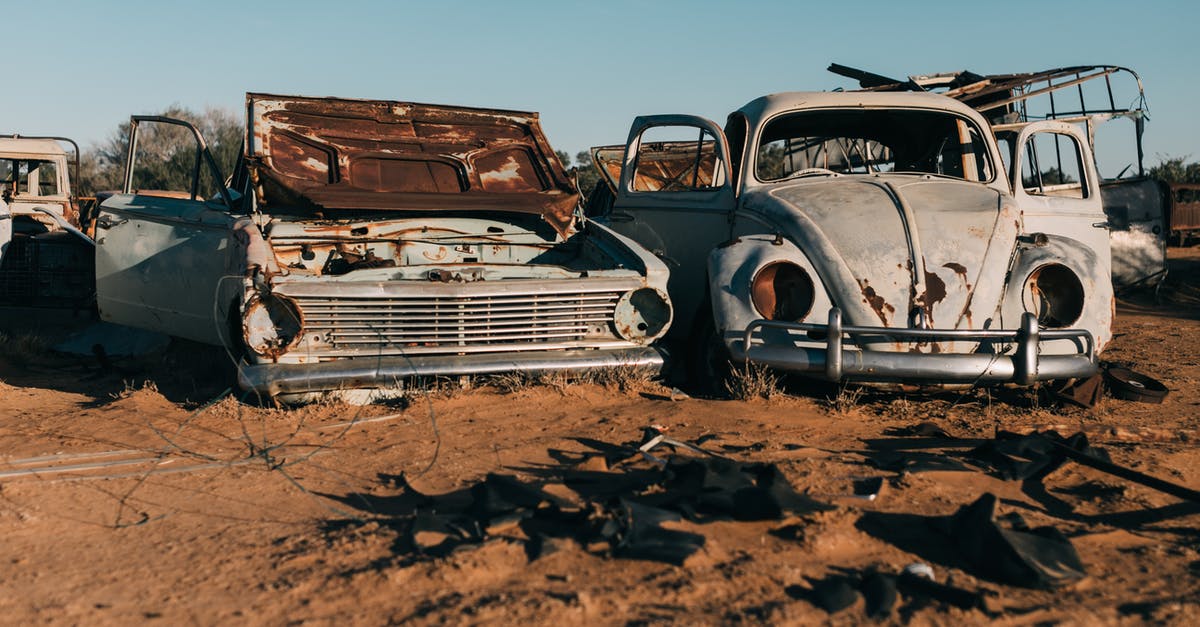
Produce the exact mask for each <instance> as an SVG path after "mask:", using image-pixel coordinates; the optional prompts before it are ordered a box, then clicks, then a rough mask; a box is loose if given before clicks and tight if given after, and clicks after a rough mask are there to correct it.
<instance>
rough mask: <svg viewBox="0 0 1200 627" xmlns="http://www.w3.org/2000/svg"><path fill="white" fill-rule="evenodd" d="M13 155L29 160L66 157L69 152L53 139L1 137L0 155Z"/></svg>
mask: <svg viewBox="0 0 1200 627" xmlns="http://www.w3.org/2000/svg"><path fill="white" fill-rule="evenodd" d="M4 153H11V154H13V155H15V156H18V157H24V158H29V159H34V158H38V157H39V156H48V155H53V156H60V155H66V154H67V151H66V150H65V149H63V147H62V146H61V145H59V143H58V142H57V141H55V140H53V139H32V138H28V137H12V136H9V137H0V154H4Z"/></svg>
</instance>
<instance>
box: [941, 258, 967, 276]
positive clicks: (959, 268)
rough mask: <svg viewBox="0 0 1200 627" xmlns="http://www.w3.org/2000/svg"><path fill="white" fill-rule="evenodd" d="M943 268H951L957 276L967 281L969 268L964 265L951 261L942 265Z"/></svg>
mask: <svg viewBox="0 0 1200 627" xmlns="http://www.w3.org/2000/svg"><path fill="white" fill-rule="evenodd" d="M942 267H943V268H950V269H951V270H953V271H954V274H957V275H958V276H959V278H961V279H962V280H963V281H966V280H967V267H966V266H964V265H962V264H961V263H954V262H953V261H951V262H949V263H944V264H942Z"/></svg>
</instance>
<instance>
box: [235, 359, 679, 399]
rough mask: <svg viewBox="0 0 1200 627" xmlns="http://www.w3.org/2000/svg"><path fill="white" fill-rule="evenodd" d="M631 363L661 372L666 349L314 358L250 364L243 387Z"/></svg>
mask: <svg viewBox="0 0 1200 627" xmlns="http://www.w3.org/2000/svg"><path fill="white" fill-rule="evenodd" d="M617 367H631V368H638V369H646V370H652V371H654V372H660V371H661V370H662V367H663V355H662V353H660V352H659V351H658V350H657V349H655V348H651V347H636V348H622V349H607V350H586V349H574V350H557V351H529V352H516V353H512V352H510V353H490V354H473V355H414V356H412V357H405V356H392V357H378V358H356V359H339V360H334V361H326V362H321V363H316V364H247V363H242V364H241V365H240V367H239V368H238V383H239V385H241V387H242V389H244V390H246V391H248V392H255V393H258V394H261V395H264V396H276V395H279V394H301V393H307V392H328V391H333V390H348V389H358V388H379V387H387V386H392V385H396V384H397V383H398V382H399V381H401V380H403V379H405V378H407V377H432V376H451V375H483V374H498V373H502V372H539V371H550V370H591V369H595V368H617Z"/></svg>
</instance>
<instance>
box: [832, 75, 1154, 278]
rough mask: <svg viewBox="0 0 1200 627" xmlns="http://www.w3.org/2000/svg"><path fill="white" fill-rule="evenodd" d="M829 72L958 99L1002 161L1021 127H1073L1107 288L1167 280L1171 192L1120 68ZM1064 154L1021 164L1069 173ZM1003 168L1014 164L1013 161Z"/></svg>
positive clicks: (1142, 108) (1144, 115)
mask: <svg viewBox="0 0 1200 627" xmlns="http://www.w3.org/2000/svg"><path fill="white" fill-rule="evenodd" d="M828 69H829V71H831V72H833V73H835V74H839V75H842V76H846V77H849V78H853V79H855V80H857V81H858V84H859V87H860V88H862V89H867V90H872V91H926V92H933V93H940V94H942V95H944V96H949V97H951V98H955V99H957V100H961V101H962V102H964V103H966V104H968V105H970V106H971V107H973V108H974V109H975V110H977V111H979V112H980V113H982V114H983V116H984V117H986V118H987V119H988V121H989V122H991V123H992V128H993V130H994V131H995V132H996V135H997V140H998V141H999V142H1000V145H1001V156H1002V157H1008V155H1009V153H1011V151H1012V146H1011V142H1012V140H1013V139H1014V138H1015V136H1016V133H1017V132H1018V131H1020V129H1022V128H1023V127H1024V126H1025V125H1026V124H1029V123H1031V122H1035V121H1038V120H1057V121H1059V122H1066V123H1070V124H1074V125H1076V126H1078V127H1079V128H1080V129H1081V130H1083V131H1084V133H1085V136H1086V137H1087V140H1088V145H1089V147H1090V149H1091V151H1092V154H1093V156H1094V157H1095V159H1096V169H1097V171H1098V172H1099V173H1100V177H1101V178H1100V198H1101V204H1102V205H1103V207H1104V213H1105V215H1106V219H1107V221H1108V226H1107V228H1108V231H1109V235H1110V239H1111V246H1112V270H1113V284H1114V285H1115V286H1116V288H1117V289H1118V290H1119V291H1124V290H1129V289H1133V288H1137V287H1155V286H1157V285H1159V284H1160V283H1161V281H1162V280H1163V278H1164V277H1165V276H1166V274H1167V250H1166V249H1167V238H1168V234H1169V232H1170V230H1171V229H1170V228H1168V224H1167V217H1168V212H1169V208H1170V205H1171V198H1170V195H1171V192H1170V190H1169V189H1168V186H1167V184H1166V183H1165V182H1163V181H1160V180H1158V179H1155V178H1154V177H1152V176H1150V173H1149V171H1148V170H1147V169H1146V167H1145V151H1144V150H1143V147H1142V140H1143V137H1144V135H1145V130H1146V122H1147V120H1149V105H1148V104H1147V102H1146V92H1145V89H1144V88H1143V86H1142V79H1141V77H1140V76H1138V74H1137V72H1134V71H1133V70H1131V69H1129V68H1127V67H1122V66H1118V65H1079V66H1071V67H1062V68H1054V69H1051V70H1043V71H1038V72H1021V73H1016V74H986V75H985V74H976V73H975V72H970V71H966V70H963V71H958V72H942V73H937V74H920V75H913V76H909V77H907V78H905V79H904V80H897V79H895V78H889V77H886V76H880V75H878V74H873V73H871V72H864V71H862V70H858V69H855V68H850V67H846V66H844V65H839V64H837V63H834V64H831V65H830V66H829V68H828ZM1114 122H1119V123H1114ZM1064 154H1065V153H1064V152H1063V150H1062V147H1059V148H1058V149H1057V150H1054V151H1049V150H1047V151H1043V152H1042V154H1040V155H1038V154H1031V155H1030V158H1029V159H1026V160H1025V163H1026V164H1029V163H1031V162H1033V161H1034V160H1035V159H1039V158H1040V163H1041V164H1042V167H1041V168H1040V170H1042V171H1048V172H1050V173H1051V174H1056V175H1059V176H1067V177H1072V176H1075V175H1072V173H1071V172H1069V171H1068V168H1066V167H1065V165H1066V164H1064V163H1061V160H1062V159H1061V158H1062V156H1063V155H1064ZM1005 163H1006V165H1007V166H1008V167H1009V168H1011V167H1012V166H1013V161H1012V160H1011V159H1006V161H1005ZM1052 168H1053V170H1051V169H1052ZM1029 174H1030V172H1026V175H1029ZM1010 176H1011V172H1010Z"/></svg>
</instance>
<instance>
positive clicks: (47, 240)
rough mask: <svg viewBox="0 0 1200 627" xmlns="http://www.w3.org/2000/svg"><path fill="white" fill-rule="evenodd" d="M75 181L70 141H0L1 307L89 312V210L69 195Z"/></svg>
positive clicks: (12, 138)
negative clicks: (47, 308) (81, 310)
mask: <svg viewBox="0 0 1200 627" xmlns="http://www.w3.org/2000/svg"><path fill="white" fill-rule="evenodd" d="M64 144H68V145H70V146H71V149H72V151H73V153H72V154H70V155H69V154H68V153H67V150H66V149H65V148H64V147H63V145H64ZM78 177H79V145H78V144H76V143H75V142H74V141H72V140H71V139H69V138H66V137H40V136H28V135H19V134H10V135H0V305H3V306H49V307H69V308H76V309H85V308H88V307H90V306H91V302H92V293H93V290H92V240H91V238H90V237H88V236H87V235H86V234H85V233H84V231H85V230H86V229H87V225H88V211H87V207H89V206H90V204H88V203H83V202H81V200H83V199H80V198H77V197H76V196H75V194H74V192H73V188H72V180H77V179H78ZM89 200H90V199H89Z"/></svg>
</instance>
